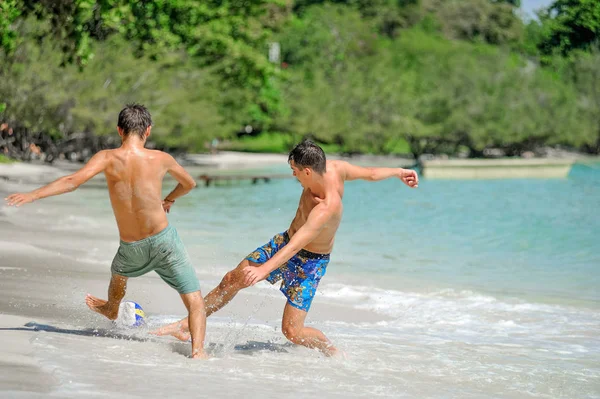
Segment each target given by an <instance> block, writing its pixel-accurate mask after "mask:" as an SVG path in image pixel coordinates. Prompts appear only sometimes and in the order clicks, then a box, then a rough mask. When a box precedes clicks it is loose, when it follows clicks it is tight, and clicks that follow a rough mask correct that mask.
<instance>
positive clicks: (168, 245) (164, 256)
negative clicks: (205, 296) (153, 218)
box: [111, 225, 200, 294]
mask: <svg viewBox="0 0 600 399" xmlns="http://www.w3.org/2000/svg"><path fill="white" fill-rule="evenodd" d="M152 270H154V271H155V272H156V273H157V274H158V275H159V276H160V277H161V278H162V279H163V280H164V281H165V282H166V283H167V284H169V285H170V286H171V287H173V288H175V289H176V290H177V292H179V293H180V294H188V293H190V292H195V291H199V290H200V283H199V282H198V277H196V271H195V270H194V267H193V266H192V262H191V261H190V257H189V256H188V254H187V251H186V250H185V247H184V246H183V243H182V242H181V239H180V238H179V235H178V234H177V230H175V228H174V227H171V225H169V226H167V227H166V228H165V229H164V230H162V231H161V232H160V233H157V234H155V235H153V236H150V237H147V238H144V239H143V240H139V241H134V242H124V241H121V245H120V246H119V250H118V251H117V254H116V255H115V258H114V259H113V262H112V267H111V271H112V272H113V273H114V274H120V275H121V276H125V277H139V276H141V275H143V274H146V273H148V272H150V271H152Z"/></svg>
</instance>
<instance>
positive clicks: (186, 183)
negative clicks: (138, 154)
mask: <svg viewBox="0 0 600 399" xmlns="http://www.w3.org/2000/svg"><path fill="white" fill-rule="evenodd" d="M165 156H166V157H167V161H166V162H167V172H169V174H170V175H171V176H173V178H174V179H175V180H177V182H178V183H177V186H176V187H175V188H174V189H173V191H171V192H170V193H169V195H167V196H166V197H165V199H164V200H163V209H164V210H165V212H167V213H169V211H170V210H171V205H173V203H175V200H176V199H177V198H179V197H181V196H184V195H186V194H187V193H189V192H190V191H191V190H192V189H193V188H194V187H196V182H195V181H194V178H193V177H192V176H190V174H189V173H188V172H187V171H186V170H185V169H184V168H183V166H181V165H179V163H177V161H176V160H175V158H173V157H172V156H171V155H169V154H165Z"/></svg>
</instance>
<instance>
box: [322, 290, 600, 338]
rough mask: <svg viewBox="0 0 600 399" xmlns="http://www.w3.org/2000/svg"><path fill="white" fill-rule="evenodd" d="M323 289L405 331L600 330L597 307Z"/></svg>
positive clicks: (455, 293)
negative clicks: (376, 314) (387, 318)
mask: <svg viewBox="0 0 600 399" xmlns="http://www.w3.org/2000/svg"><path fill="white" fill-rule="evenodd" d="M319 291H320V292H319V296H320V297H322V298H324V299H325V300H326V301H327V302H330V303H335V304H338V305H345V306H349V307H352V308H355V309H361V310H367V311H372V312H375V313H378V314H381V315H384V316H387V317H389V318H390V320H389V321H384V322H380V323H383V324H382V326H384V325H385V326H387V327H397V328H400V329H408V328H427V329H429V330H430V331H434V330H437V331H439V332H444V333H450V332H453V333H461V334H469V333H479V332H482V331H487V332H491V333H494V334H496V335H503V334H518V333H523V332H528V331H529V332H531V331H537V332H539V333H541V334H547V335H554V334H571V335H573V334H574V335H577V334H583V335H585V336H587V335H588V333H589V332H590V331H593V330H597V331H598V330H600V312H598V311H595V310H593V309H582V308H575V307H571V306H566V305H550V304H543V303H528V302H524V301H522V300H519V299H514V300H504V299H503V300H499V299H497V298H495V297H493V296H490V295H484V294H480V293H477V292H473V291H469V290H454V289H443V290H438V291H435V292H430V293H417V292H402V291H395V290H384V289H381V288H374V287H365V286H348V285H343V284H329V285H327V286H326V287H323V288H322V289H320V290H319ZM599 343H600V342H599Z"/></svg>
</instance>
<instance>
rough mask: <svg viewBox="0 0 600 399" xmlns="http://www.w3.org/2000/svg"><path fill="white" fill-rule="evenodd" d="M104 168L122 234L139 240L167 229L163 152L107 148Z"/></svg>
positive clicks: (123, 237) (132, 239)
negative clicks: (163, 192)
mask: <svg viewBox="0 0 600 399" xmlns="http://www.w3.org/2000/svg"><path fill="white" fill-rule="evenodd" d="M107 158H108V159H107V165H106V168H105V170H104V174H105V176H106V181H107V183H108V192H109V194H110V202H111V204H112V207H113V211H114V213H115V218H116V220H117V225H118V227H119V235H120V237H121V240H123V241H126V242H132V241H138V240H141V239H144V238H146V237H149V236H151V235H154V234H156V233H158V232H160V231H161V230H163V229H165V228H166V227H167V226H168V224H169V222H168V220H167V216H166V214H165V211H164V210H163V207H162V180H163V177H164V176H165V174H166V172H167V167H166V166H165V157H164V154H163V153H161V152H160V151H154V150H147V149H144V148H123V147H122V148H117V149H115V150H110V151H107Z"/></svg>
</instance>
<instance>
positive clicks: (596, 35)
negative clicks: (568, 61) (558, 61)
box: [539, 0, 600, 54]
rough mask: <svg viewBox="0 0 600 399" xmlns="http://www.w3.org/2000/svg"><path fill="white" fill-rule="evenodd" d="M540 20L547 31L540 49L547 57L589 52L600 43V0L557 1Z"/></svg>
mask: <svg viewBox="0 0 600 399" xmlns="http://www.w3.org/2000/svg"><path fill="white" fill-rule="evenodd" d="M540 19H541V21H542V26H543V28H544V32H543V38H542V40H541V41H540V43H539V47H540V49H541V50H542V52H543V53H545V54H552V53H554V52H556V51H558V52H560V53H561V54H568V53H570V52H571V51H573V50H576V49H583V50H589V49H590V48H591V46H593V45H594V44H598V42H599V40H600V1H598V0H556V1H554V3H552V5H551V6H550V7H549V8H548V9H547V10H546V11H545V12H542V13H541V14H540Z"/></svg>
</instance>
